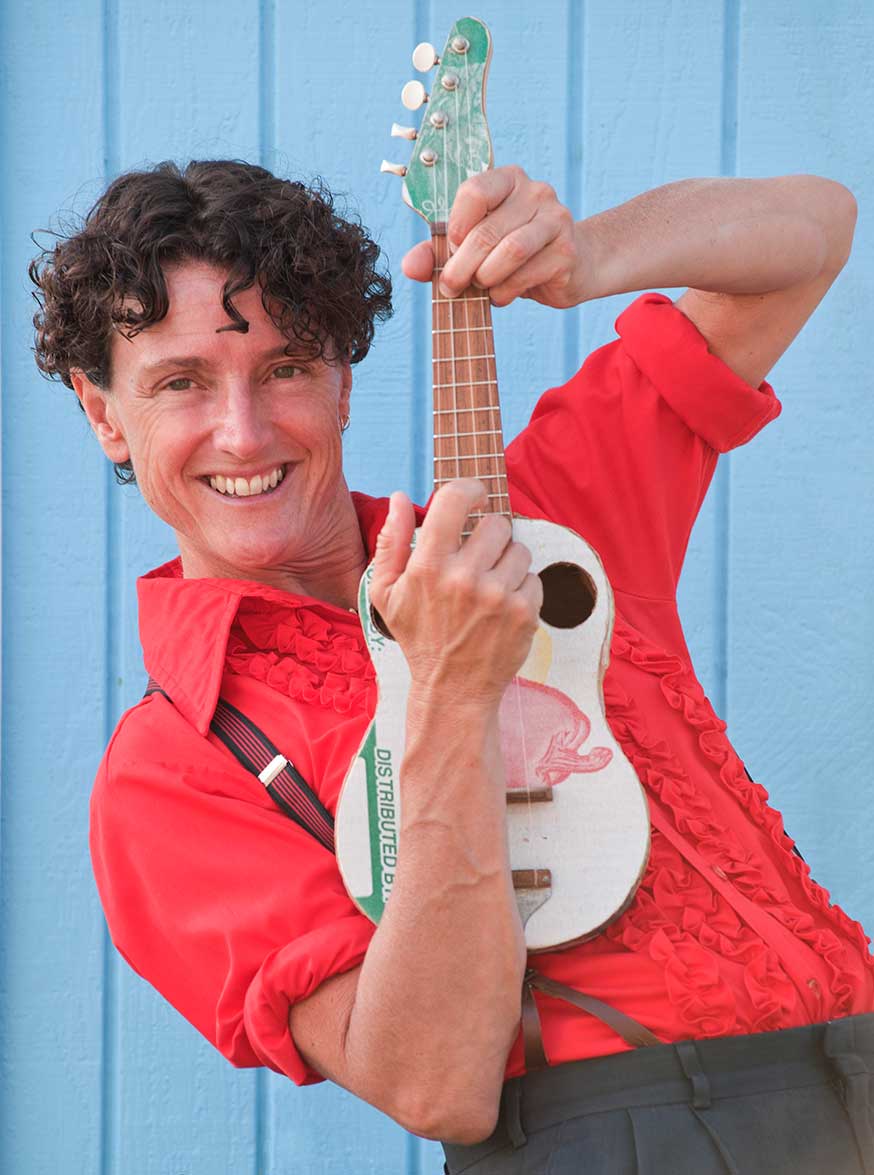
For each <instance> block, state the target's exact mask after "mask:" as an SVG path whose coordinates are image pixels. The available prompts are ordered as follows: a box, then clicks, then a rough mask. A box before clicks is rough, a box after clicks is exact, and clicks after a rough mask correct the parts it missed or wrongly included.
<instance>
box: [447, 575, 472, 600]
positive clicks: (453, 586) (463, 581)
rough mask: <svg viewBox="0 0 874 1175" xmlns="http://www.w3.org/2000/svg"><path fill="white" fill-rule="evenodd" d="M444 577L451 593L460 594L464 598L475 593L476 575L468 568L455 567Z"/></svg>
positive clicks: (468, 597) (466, 598)
mask: <svg viewBox="0 0 874 1175" xmlns="http://www.w3.org/2000/svg"><path fill="white" fill-rule="evenodd" d="M446 578H447V585H448V587H449V589H450V591H451V592H452V594H453V595H455V596H460V597H461V598H462V599H465V600H469V599H470V598H471V597H472V596H474V595H476V590H477V577H476V575H475V574H474V572H473V571H471V570H470V569H469V568H467V567H455V568H453V570H452V571H451V572H450V573H449V575H447V577H446Z"/></svg>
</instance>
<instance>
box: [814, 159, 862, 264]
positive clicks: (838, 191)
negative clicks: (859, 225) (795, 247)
mask: <svg viewBox="0 0 874 1175" xmlns="http://www.w3.org/2000/svg"><path fill="white" fill-rule="evenodd" d="M823 182H824V183H826V184H828V209H829V213H828V218H827V221H826V223H825V224H824V225H823V230H824V233H825V238H826V242H825V250H824V252H825V262H824V264H823V267H822V269H823V272H825V273H831V274H833V275H834V276H837V275H838V274H839V273H840V271H841V270H842V269H843V268H844V266H845V265H846V264H847V261H848V260H849V258H850V253H851V251H852V248H853V236H854V234H855V232H856V220H857V219H858V216H859V205H858V203H857V202H856V197H855V196H854V195H853V193H852V192H851V191H850V189H849V188H847V187H845V186H844V185H843V184H841V183H838V181H837V180H824V181H823Z"/></svg>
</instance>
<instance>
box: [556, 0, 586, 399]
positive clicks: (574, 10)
mask: <svg viewBox="0 0 874 1175" xmlns="http://www.w3.org/2000/svg"><path fill="white" fill-rule="evenodd" d="M585 15H586V10H585V0H579V2H578V0H568V4H567V18H566V19H567V26H566V27H567V46H568V48H567V65H566V76H567V86H566V99H565V101H566V106H565V120H564V121H565V194H566V199H567V205H568V208H570V210H571V212H572V214H573V216H574V218H575V219H576V220H581V219H583V217H584V215H585V209H584V208H583V207H582V201H583V182H582V176H583V167H584V166H585V144H584V142H583V131H584V129H585V125H586V123H585V93H584V91H583V65H582V62H583V50H584V43H585ZM577 143H579V153H577V152H576V151H575V144H577ZM562 329H563V334H564V356H563V359H564V370H565V377H566V378H570V376H571V374H572V373H573V372H574V371H576V370H577V368H578V367H579V365H580V341H581V340H580V333H581V330H582V315H581V311H580V307H579V306H576V307H574V308H573V309H572V310H566V311H564V321H563V323H562Z"/></svg>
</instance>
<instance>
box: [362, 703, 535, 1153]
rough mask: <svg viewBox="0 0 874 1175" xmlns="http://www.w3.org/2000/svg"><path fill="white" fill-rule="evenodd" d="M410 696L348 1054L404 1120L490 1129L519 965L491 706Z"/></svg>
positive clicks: (427, 1128) (435, 1128)
mask: <svg viewBox="0 0 874 1175" xmlns="http://www.w3.org/2000/svg"><path fill="white" fill-rule="evenodd" d="M412 706H413V712H412V713H411V714H410V721H409V722H408V727H409V733H408V740H407V752H406V754H405V757H404V762H403V767H402V789H403V790H402V824H401V830H400V832H401V834H400V843H399V853H398V868H397V872H396V875H395V882H394V885H393V888H392V895H391V900H390V901H389V903H388V905H387V907H386V910H385V914H384V915H383V918H382V921H381V922H380V924H379V927H378V929H377V932H376V934H375V936H374V938H373V940H372V942H371V944H370V947H369V949H368V952H367V956H366V958H365V961H364V964H363V966H362V969H361V975H360V978H359V982H358V988H357V992H356V997H355V1004H354V1007H353V1010H352V1013H351V1016H350V1020H349V1029H348V1032H347V1036H346V1058H347V1063H348V1064H349V1067H350V1073H352V1074H355V1075H356V1076H357V1079H358V1081H360V1083H361V1086H362V1087H363V1088H369V1089H370V1090H372V1091H374V1094H375V1095H376V1096H375V1097H374V1100H377V1101H379V1102H381V1103H382V1104H383V1105H386V1104H387V1105H388V1106H391V1107H392V1108H391V1110H390V1111H389V1112H393V1114H394V1116H396V1117H397V1118H398V1119H399V1120H400V1121H402V1122H403V1123H404V1124H406V1125H408V1126H409V1127H410V1128H411V1129H415V1130H416V1131H417V1132H419V1133H423V1134H431V1135H438V1134H444V1133H445V1132H446V1130H447V1128H448V1129H450V1130H451V1129H452V1127H451V1126H450V1127H447V1125H446V1123H447V1122H453V1120H454V1119H456V1120H459V1121H460V1122H461V1130H462V1132H463V1133H468V1132H469V1131H471V1130H472V1131H473V1134H477V1133H480V1134H483V1133H486V1134H487V1133H488V1132H489V1122H490V1116H491V1114H492V1113H493V1112H496V1110H497V1103H498V1097H499V1093H500V1088H501V1084H502V1080H503V1074H504V1068H505V1065H506V1058H507V1054H508V1052H509V1049H510V1046H511V1045H512V1042H513V1039H514V1037H515V1035H516V1032H517V1030H518V1024H519V1015H520V995H521V982H522V975H523V972H524V967H525V944H524V937H523V935H522V930H521V925H520V922H519V918H518V914H517V912H516V904H515V900H514V896H513V890H512V883H511V879H510V870H509V860H508V853H507V835H506V799H505V791H504V782H503V769H502V765H501V758H500V753H499V745H498V733H497V716H496V714H494V715H492V716H491V717H489V718H483V717H482V716H481V714H480V713H479V711H477V710H467V711H465V710H464V709H462V708H460V707H459V708H457V709H456V708H454V707H439V708H434V707H431V708H430V709H429V708H427V707H425V708H421V707H417V705H416V703H415V702H413V703H412ZM459 1111H460V1118H459ZM464 1119H468V1121H467V1122H465V1121H464ZM471 1137H472V1135H471ZM458 1140H459V1141H464V1139H461V1138H459V1139H458ZM468 1140H469V1139H468Z"/></svg>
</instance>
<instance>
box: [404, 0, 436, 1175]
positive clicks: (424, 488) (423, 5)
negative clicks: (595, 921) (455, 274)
mask: <svg viewBox="0 0 874 1175" xmlns="http://www.w3.org/2000/svg"><path fill="white" fill-rule="evenodd" d="M434 19H435V14H434V12H433V11H432V6H431V4H430V3H429V0H415V2H414V5H413V42H414V44H418V43H419V42H420V41H425V40H427V39H428V33H429V26H430V25H431V23H432V22H433V20H434ZM435 32H436V30H435ZM432 35H433V34H432ZM439 35H440V36H442V35H443V33H442V31H441V32H440V34H439ZM410 221H411V225H410V243H411V244H412V245H415V244H417V242H418V241H419V239H420V233H421V228H420V225H419V218H418V216H411V217H410ZM413 284H414V285H415V289H414V291H413V380H412V383H413V390H414V395H415V400H414V404H413V411H412V412H411V413H410V430H411V431H410V446H411V449H412V453H413V469H412V474H413V476H412V485H413V493H414V499H415V501H417V502H424V501H425V499H426V498H427V497H428V494H429V490H430V486H429V479H428V477H427V475H426V474H425V472H424V471H425V470H426V469H427V468H429V464H430V462H429V453H428V451H427V450H428V444H429V437H430V434H431V429H432V425H433V421H434V417H433V416H432V414H431V408H432V407H433V405H432V404H431V395H432V389H431V386H430V385H431V380H429V379H427V378H426V376H425V371H426V370H429V371H430V370H433V368H432V364H430V363H429V362H428V360H429V355H428V343H427V342H426V335H428V334H430V331H429V330H428V314H429V303H430V300H431V299H430V288H429V285H428V284H427V283H426V284H424V285H422V284H421V283H419V282H415V283H413ZM432 343H433V336H432ZM404 1167H405V1175H419V1173H420V1172H421V1170H422V1144H421V1143H420V1141H419V1139H418V1138H416V1137H415V1135H413V1134H408V1135H407V1138H406V1141H405V1145H404Z"/></svg>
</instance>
